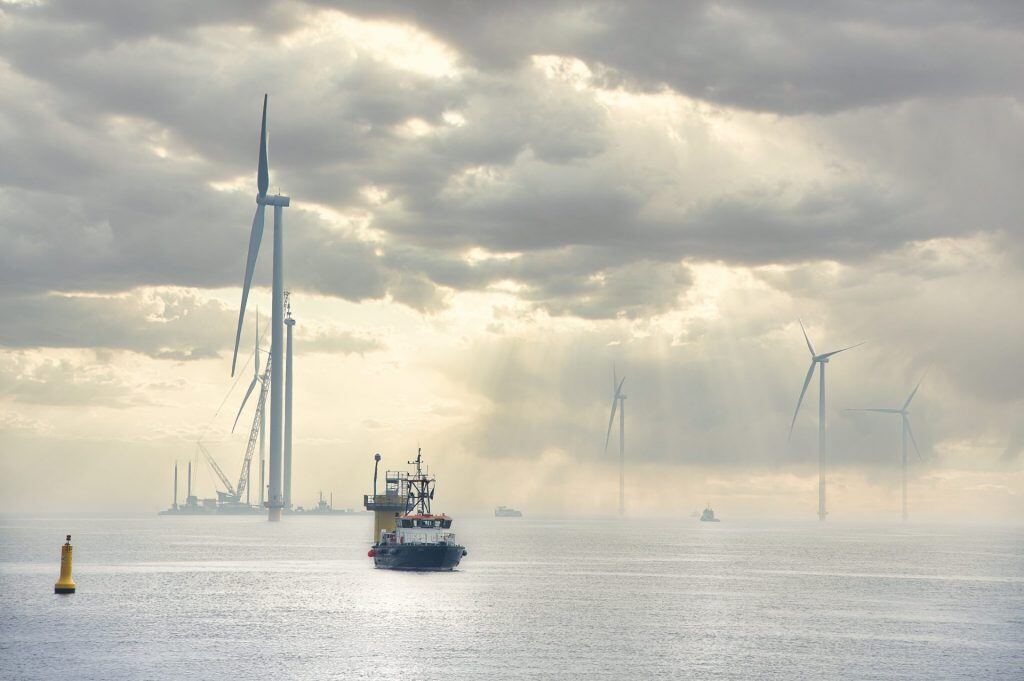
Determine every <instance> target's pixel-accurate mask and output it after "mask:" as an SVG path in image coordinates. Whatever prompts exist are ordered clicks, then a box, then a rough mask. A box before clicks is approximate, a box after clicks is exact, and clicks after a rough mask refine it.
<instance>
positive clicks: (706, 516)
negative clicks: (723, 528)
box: [700, 506, 720, 523]
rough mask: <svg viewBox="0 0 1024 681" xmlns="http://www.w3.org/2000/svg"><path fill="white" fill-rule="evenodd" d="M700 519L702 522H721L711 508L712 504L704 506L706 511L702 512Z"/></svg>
mask: <svg viewBox="0 0 1024 681" xmlns="http://www.w3.org/2000/svg"><path fill="white" fill-rule="evenodd" d="M700 521H701V522H702V523H717V522H720V521H719V520H718V518H716V517H715V512H714V511H712V510H711V506H707V507H705V508H704V512H703V513H701V514H700Z"/></svg>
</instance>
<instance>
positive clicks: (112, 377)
mask: <svg viewBox="0 0 1024 681" xmlns="http://www.w3.org/2000/svg"><path fill="white" fill-rule="evenodd" d="M467 7H468V6H467V5H466V4H465V3H461V2H438V3H418V2H365V3H360V2H354V3H344V2H339V3H328V2H297V1H296V2H271V1H267V2H248V1H247V2H217V3H209V2H198V1H196V2H181V3H155V2H154V3H137V2H128V1H124V2H105V3H88V2H73V1H71V0H68V1H66V2H57V1H53V2H46V1H45V0H44V1H42V2H21V1H14V2H11V1H2V2H0V82H2V83H3V87H0V158H2V159H3V162H2V163H0V235H2V238H3V246H2V248H0V318H2V320H3V324H2V325H0V346H2V347H3V349H4V352H3V355H2V357H0V480H2V483H0V491H2V494H0V511H2V512H11V511H18V510H33V511H34V510H72V509H82V510H142V511H146V512H149V511H152V510H155V509H157V508H162V507H165V506H167V505H168V504H169V502H170V471H171V466H172V465H173V462H174V461H175V460H176V459H177V460H179V461H182V462H183V463H184V461H186V460H187V459H189V458H190V457H192V456H194V455H195V446H194V444H193V443H194V442H195V440H196V439H197V438H198V437H199V436H200V435H202V436H203V437H204V440H205V441H206V442H207V443H208V446H209V447H210V449H211V451H212V452H213V453H214V454H215V456H217V458H218V460H219V461H220V463H221V465H222V466H223V467H224V469H225V470H226V471H227V473H228V475H229V476H230V477H232V478H233V477H235V476H236V475H237V473H238V465H239V464H240V462H241V458H242V453H243V446H244V438H245V435H244V433H245V432H247V426H242V427H239V429H238V432H237V433H236V434H235V435H231V434H230V433H229V432H228V431H229V429H230V425H231V420H232V417H233V412H234V410H235V409H236V408H237V404H238V401H239V400H240V398H241V394H242V390H243V389H244V387H245V382H246V381H247V380H248V373H247V372H248V368H243V369H242V371H241V372H240V373H241V374H242V377H243V378H242V382H241V384H240V385H238V386H237V387H236V389H235V392H234V393H233V394H232V395H231V397H230V398H229V399H228V401H227V402H226V404H225V406H224V407H223V408H222V410H221V411H220V412H219V414H216V415H215V412H216V410H217V407H218V405H219V404H220V403H221V400H222V398H223V397H224V395H225V393H226V391H227V390H228V389H229V387H230V386H231V384H232V380H231V379H230V377H229V366H230V349H231V343H232V341H233V331H234V323H235V320H236V316H237V309H238V297H239V285H240V283H241V278H242V270H243V265H244V258H245V249H246V244H247V240H248V231H249V223H250V220H251V217H252V209H253V205H254V204H253V200H254V195H255V179H254V177H255V168H256V154H257V141H258V131H259V129H258V125H259V107H260V104H261V101H262V96H263V93H264V92H267V93H269V95H270V109H269V127H270V168H271V191H275V188H276V187H278V186H279V187H280V188H281V191H282V192H283V193H287V194H288V195H290V196H291V197H292V208H290V209H289V211H288V212H287V214H286V230H287V231H286V237H285V238H286V243H287V251H286V252H287V260H286V268H287V269H286V278H287V284H288V286H289V288H291V290H292V291H293V293H294V296H293V306H294V310H295V316H296V318H297V320H298V326H297V327H296V333H297V348H298V353H299V354H298V356H297V357H296V370H297V373H296V376H297V377H296V394H295V403H296V408H295V409H296V412H295V413H296V426H295V430H296V439H295V468H294V471H295V473H294V474H295V483H294V497H295V499H296V501H297V502H298V503H305V504H310V503H313V502H314V501H315V499H316V494H317V492H318V491H319V490H321V489H323V490H324V491H325V492H330V491H333V492H334V497H335V504H336V505H337V506H340V507H345V506H356V505H357V504H358V502H359V499H360V497H359V495H361V494H362V493H364V492H366V491H368V488H369V485H370V473H371V470H372V459H371V457H372V454H373V452H375V451H380V452H382V453H383V454H384V457H385V459H384V463H385V465H398V464H401V463H403V462H404V461H405V460H406V459H408V458H411V457H412V456H413V455H414V452H415V448H416V446H417V444H421V445H422V446H423V447H424V452H425V455H426V456H427V458H428V461H429V463H430V464H431V466H432V470H434V471H435V472H437V473H438V475H439V477H440V482H439V488H438V494H439V498H443V499H444V505H445V506H446V508H448V509H467V510H474V509H475V510H486V509H488V508H490V507H491V506H493V505H496V504H499V503H501V504H510V505H514V506H519V507H523V508H525V509H527V510H529V511H549V512H579V513H602V512H607V513H611V512H613V510H614V508H615V506H616V504H617V461H616V456H615V455H613V454H612V453H611V452H612V451H614V448H610V450H609V454H608V455H605V454H604V452H603V444H604V435H605V433H604V431H605V428H606V425H607V418H608V409H609V407H610V400H611V383H612V377H611V371H612V362H613V361H614V362H616V363H617V366H618V368H619V371H620V372H622V373H623V374H624V375H625V376H626V377H627V381H626V386H625V389H626V392H627V394H628V396H629V397H628V400H627V425H626V429H627V457H628V467H627V508H628V509H629V510H630V512H631V513H635V514H644V513H654V512H659V511H663V510H664V509H666V508H668V507H677V508H678V507H681V508H686V509H689V508H696V507H698V506H700V505H701V504H703V503H705V502H707V501H710V502H712V503H713V504H714V505H715V506H716V508H717V509H719V511H720V514H722V515H730V514H731V515H734V516H740V515H747V516H750V515H754V514H762V515H764V514H768V515H770V514H776V515H790V516H795V517H806V518H808V519H812V518H813V517H814V511H815V508H816V480H817V468H816V433H817V430H816V405H817V388H816V382H815V384H814V385H812V387H811V388H810V390H809V393H808V398H807V400H808V401H807V403H806V404H805V406H804V408H803V410H802V412H801V414H800V416H799V418H798V420H797V422H796V429H795V432H794V434H793V438H792V441H791V442H787V439H786V436H787V429H788V427H789V420H790V418H791V416H792V413H793V408H794V406H795V401H796V398H797V395H798V394H799V390H800V385H801V382H802V379H803V374H804V372H805V371H806V368H807V362H808V357H807V350H806V347H805V346H804V343H803V339H802V337H801V335H800V330H799V327H798V326H797V321H796V320H797V318H798V317H801V318H803V319H804V320H805V322H806V323H807V325H808V329H809V331H810V332H811V334H812V337H813V338H814V340H815V343H816V344H817V345H818V347H819V348H824V349H833V348H837V347H842V346H845V345H850V344H852V343H855V342H859V341H868V342H867V344H865V345H864V346H863V347H859V348H857V349H856V350H852V351H850V352H848V353H844V354H843V355H841V356H838V357H837V358H836V359H835V360H834V361H833V362H832V363H831V364H830V365H829V379H828V380H829V389H830V395H829V419H830V434H829V449H830V461H831V463H832V469H831V471H830V481H831V482H830V498H829V510H830V513H831V517H832V518H835V519H840V520H842V519H852V518H857V517H865V516H867V515H871V516H872V517H889V518H897V517H898V512H899V488H898V480H899V467H898V446H899V440H898V436H899V431H898V427H899V423H898V419H896V418H893V419H886V418H880V417H877V416H876V415H864V414H856V413H848V412H843V411H842V409H843V408H845V407H882V406H899V405H900V404H902V402H903V400H904V399H905V398H906V396H907V394H908V393H909V391H910V390H911V388H912V387H913V386H914V384H915V383H916V382H917V381H918V379H919V378H920V377H921V376H922V375H923V373H924V372H925V370H926V369H927V368H929V367H930V369H929V373H928V375H927V378H926V380H925V382H924V384H923V385H922V387H921V391H920V393H919V394H918V396H917V397H916V399H915V401H914V404H913V407H912V413H913V415H912V419H913V424H914V430H915V434H916V435H917V437H918V441H919V443H920V445H921V449H922V453H923V455H924V456H923V460H918V459H916V458H913V459H912V465H911V493H910V512H911V518H912V519H913V518H922V517H926V518H938V517H945V518H950V517H958V518H969V519H1000V520H1006V519H1007V518H1013V517H1016V518H1020V517H1022V514H1021V512H1022V511H1024V501H1022V495H1024V473H1022V466H1021V460H1022V458H1021V450H1022V448H1024V416H1022V414H1024V412H1022V407H1024V362H1022V361H1021V355H1020V340H1021V338H1022V337H1024V319H1022V316H1021V315H1020V313H1019V307H1020V301H1021V300H1024V274H1022V263H1024V231H1022V227H1021V223H1020V217H1019V216H1020V215H1021V214H1022V213H1024V193H1022V192H1020V191H1019V189H1018V185H1019V183H1020V178H1021V177H1022V176H1024V173H1022V170H1024V169H1022V167H1021V166H1022V165H1024V107H1022V103H1021V96H1022V92H1024V87H1022V86H1024V73H1022V71H1021V69H1020V64H1021V63H1024V7H1022V6H1021V5H1019V4H1018V3H976V4H972V3H965V2H960V1H953V0H932V1H930V2H917V3H909V4H903V3H877V2H844V3H831V2H829V3H819V4H816V5H814V6H813V8H810V9H808V6H807V4H806V3H792V2H776V3H770V4H768V5H765V4H762V3H753V2H744V1H742V0H734V1H731V2H688V3H644V2H625V1H623V2H594V3H589V2H545V3H533V2H523V3H505V2H495V3H474V4H472V5H471V7H472V8H473V10H472V12H469V11H467ZM267 234H268V235H269V234H270V232H269V230H268V232H267ZM267 238H269V236H268V237H267ZM269 260H270V259H269V250H267V249H264V253H263V254H262V257H261V261H260V267H259V269H258V271H257V280H256V281H257V285H258V286H259V287H260V288H259V289H258V290H257V291H256V292H255V295H254V299H253V300H251V302H250V308H249V309H250V310H253V309H254V308H255V305H254V303H255V304H258V305H259V306H260V308H261V309H262V310H267V309H269V303H268V285H269V281H270V277H269ZM251 333H252V328H251V324H247V328H246V336H243V341H242V347H243V349H245V348H249V347H251V342H252V336H251V335H250V334H251ZM248 418H251V417H248V416H246V417H243V420H242V424H245V423H246V420H247V419H248ZM199 484H200V488H199V492H200V493H201V495H203V496H206V495H212V493H213V487H212V479H211V477H210V475H209V473H208V472H207V471H206V470H205V467H203V470H202V472H201V473H200V475H199Z"/></svg>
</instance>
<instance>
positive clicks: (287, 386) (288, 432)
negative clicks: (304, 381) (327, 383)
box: [284, 291, 295, 510]
mask: <svg viewBox="0 0 1024 681" xmlns="http://www.w3.org/2000/svg"><path fill="white" fill-rule="evenodd" d="M284 313H285V318H284V324H285V326H286V327H287V329H288V344H287V346H286V347H287V351H286V354H287V359H286V361H285V372H286V373H285V379H284V381H285V383H284V507H285V508H287V509H289V510H291V507H292V327H294V326H295V320H294V319H292V299H291V293H290V292H288V291H285V292H284Z"/></svg>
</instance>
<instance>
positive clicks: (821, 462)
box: [789, 320, 864, 520]
mask: <svg viewBox="0 0 1024 681" xmlns="http://www.w3.org/2000/svg"><path fill="white" fill-rule="evenodd" d="M797 321H800V320H797ZM800 330H801V331H803V334H804V340H805V341H806V342H807V349H808V350H809V351H810V352H811V366H810V367H809V368H808V369H807V376H806V377H805V378H804V387H803V389H802V390H800V399H798V400H797V401H796V409H795V410H794V411H793V420H792V421H791V422H790V424H789V437H793V426H794V425H795V424H796V417H797V414H799V413H800V405H801V404H803V401H804V395H805V394H806V393H807V386H808V385H810V383H811V379H812V378H813V377H814V369H815V368H816V367H818V520H825V516H826V515H827V514H828V511H826V510H825V365H826V364H828V361H829V360H830V359H831V358H832V357H833V356H834V355H838V354H839V353H840V352H845V351H847V350H850V349H852V348H855V347H857V346H859V345H864V343H857V345H851V346H849V347H845V348H841V349H839V350H833V351H832V352H823V353H821V354H818V352H817V351H816V350H815V349H814V344H813V343H812V342H811V339H810V337H809V336H808V335H807V329H805V328H804V323H803V322H802V321H800Z"/></svg>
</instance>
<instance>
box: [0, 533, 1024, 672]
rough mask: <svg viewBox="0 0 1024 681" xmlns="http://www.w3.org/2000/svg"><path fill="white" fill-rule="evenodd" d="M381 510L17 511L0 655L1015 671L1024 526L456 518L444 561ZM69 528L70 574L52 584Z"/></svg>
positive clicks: (84, 666) (297, 667)
mask: <svg viewBox="0 0 1024 681" xmlns="http://www.w3.org/2000/svg"><path fill="white" fill-rule="evenodd" d="M371 524H372V520H371V518H370V517H368V516H357V517H345V518H289V519H286V522H283V523H281V524H279V525H272V524H268V523H266V522H265V521H263V520H262V519H254V518H202V517H199V518H156V517H133V518H99V519H97V518H90V519H81V518H78V519H73V518H67V519H61V518H52V517H48V518H36V517H12V516H8V517H4V518H2V519H0V630H2V632H3V637H2V638H0V678H4V679H8V678H9V679H52V678H55V677H57V676H58V674H60V672H61V670H70V673H69V674H68V673H65V674H64V677H65V678H76V679H138V678H197V679H198V678H204V679H211V678H225V679H227V678H247V677H253V676H256V675H259V676H269V677H271V678H281V679H288V678H375V679H399V678H422V679H433V678H444V679H484V678H486V679H523V678H602V679H627V678H735V679H756V678H851V679H854V678H855V679H891V678H906V679H934V678H943V679H949V678H965V679H966V678H1004V679H1005V678H1014V677H1018V676H1019V674H1020V670H1021V669H1024V614H1022V613H1024V557H1022V556H1024V531H1022V530H1021V529H1020V528H980V527H970V528H965V527H955V528H953V527H939V526H917V525H910V526H907V527H904V526H900V525H882V524H879V525H862V526H859V525H846V524H839V523H827V524H824V525H821V524H818V523H816V522H805V523H771V522H767V521H766V522H763V523H750V522H730V521H728V519H726V521H725V522H723V523H720V524H715V525H710V524H701V523H698V522H697V521H696V520H694V519H691V518H682V519H672V520H671V521H670V520H635V519H626V520H619V519H607V520H579V519H559V518H530V517H527V518H523V519H495V518H490V517H486V518H485V517H471V518H457V519H456V527H457V529H458V532H459V538H460V540H461V541H462V542H463V543H464V544H465V545H466V546H467V547H468V549H469V556H468V557H467V558H465V559H464V560H463V563H462V565H461V567H460V569H459V570H458V571H456V572H454V573H427V574H409V573H398V572H390V571H384V570H374V569H373V568H372V565H371V561H370V559H369V558H367V557H366V551H367V549H368V547H369V544H370V534H371ZM67 532H70V533H71V534H72V535H73V540H74V545H75V565H74V575H75V579H76V581H77V582H78V589H79V590H78V593H76V594H74V595H72V596H66V597H58V596H55V595H54V594H53V593H52V592H53V582H54V580H55V579H56V576H57V570H58V561H59V546H60V544H61V542H62V539H63V535H64V534H65V533H67Z"/></svg>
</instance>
